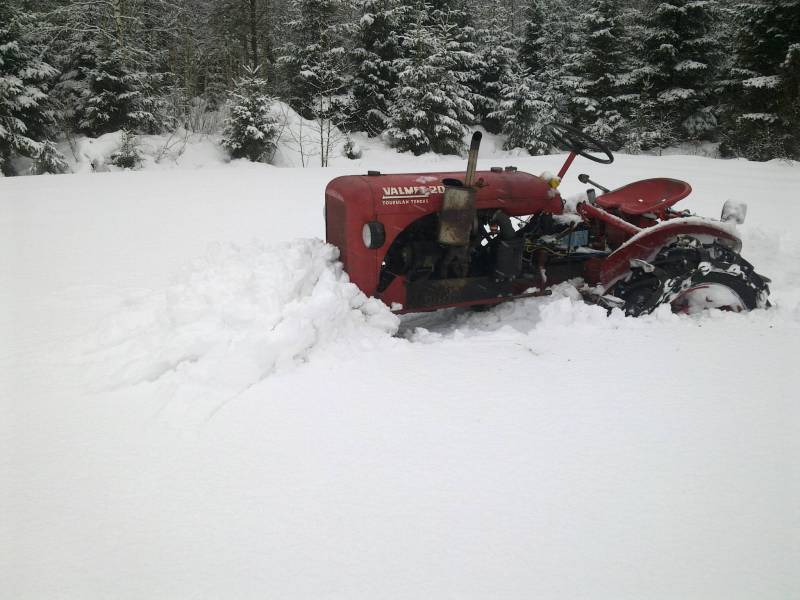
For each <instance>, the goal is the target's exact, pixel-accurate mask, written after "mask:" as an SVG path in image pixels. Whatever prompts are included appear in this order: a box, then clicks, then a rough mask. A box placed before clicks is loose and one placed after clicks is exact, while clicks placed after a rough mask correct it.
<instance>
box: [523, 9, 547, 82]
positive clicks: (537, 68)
mask: <svg viewBox="0 0 800 600" xmlns="http://www.w3.org/2000/svg"><path fill="white" fill-rule="evenodd" d="M545 27H546V24H545V13H544V8H543V7H542V3H541V0H528V5H527V6H526V8H525V27H524V33H523V36H522V43H521V44H520V47H519V53H518V57H519V63H520V66H521V67H522V68H523V69H525V71H527V72H528V73H529V74H530V75H531V76H534V77H537V76H539V75H541V74H542V73H543V72H544V71H545V69H546V68H547V66H548V62H549V60H548V59H549V48H548V46H549V43H548V39H547V35H546V30H545Z"/></svg>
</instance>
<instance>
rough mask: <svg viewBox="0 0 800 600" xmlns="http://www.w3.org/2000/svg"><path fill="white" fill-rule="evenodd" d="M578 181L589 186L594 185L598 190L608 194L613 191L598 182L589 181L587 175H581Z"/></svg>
mask: <svg viewBox="0 0 800 600" xmlns="http://www.w3.org/2000/svg"><path fill="white" fill-rule="evenodd" d="M578 181H580V182H581V183H588V184H589V185H593V186H594V187H596V188H597V189H598V190H603V191H604V192H605V193H606V194H607V193H608V192H610V191H611V190H609V189H608V188H607V187H603V186H602V185H600V184H599V183H597V182H596V181H592V180H591V179H589V176H588V175H587V174H586V173H581V174H580V175H578Z"/></svg>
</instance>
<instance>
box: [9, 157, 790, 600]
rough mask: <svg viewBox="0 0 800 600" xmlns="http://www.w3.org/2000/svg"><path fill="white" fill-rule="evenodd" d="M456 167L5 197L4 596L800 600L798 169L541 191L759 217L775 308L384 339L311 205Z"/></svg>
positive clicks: (537, 319)
mask: <svg viewBox="0 0 800 600" xmlns="http://www.w3.org/2000/svg"><path fill="white" fill-rule="evenodd" d="M491 154H492V149H491V148H488V151H487V152H485V156H491ZM499 154H500V153H497V156H495V157H494V158H484V159H482V160H481V161H480V164H479V167H480V168H488V167H490V166H493V165H500V166H504V165H506V164H515V165H516V166H518V167H519V168H520V169H522V170H525V171H529V172H532V173H539V172H541V171H544V170H555V169H557V168H558V166H559V165H560V162H561V158H562V157H538V158H531V157H527V156H525V157H521V156H520V157H513V158H511V157H509V156H500V155H499ZM463 165H464V162H463V161H461V160H460V159H457V158H438V157H431V156H427V157H421V158H418V159H417V158H414V157H411V156H397V155H390V154H389V153H380V152H378V151H377V150H374V151H371V152H370V151H365V154H364V157H363V158H362V159H361V160H360V161H357V162H338V163H337V165H336V166H335V167H334V168H331V169H292V168H274V167H268V166H263V165H247V164H238V163H237V164H231V165H221V164H220V165H218V166H208V165H206V166H205V168H203V169H199V170H198V169H192V168H191V167H192V166H198V165H196V164H195V165H188V166H186V168H184V169H178V170H148V171H144V172H119V173H97V174H78V175H64V176H42V177H19V178H14V179H0V257H1V258H0V394H2V403H0V597H1V598H3V599H9V600H11V599H13V600H27V599H31V600H33V599H37V600H38V599H44V598H68V599H73V598H74V599H94V598H97V599H99V598H115V599H119V600H123V599H146V600H156V599H165V600H166V599H170V600H172V599H184V598H185V599H189V598H191V599H200V598H203V599H205V598H208V599H228V598H230V599H251V598H252V599H256V598H259V599H263V598H314V599H322V598H337V599H338V598H343V599H362V598H363V599H377V598H381V599H389V598H403V599H423V598H430V599H444V598H459V599H461V598H487V599H488V598H493V599H494V598H509V599H510V598H514V599H523V598H526V599H527V598H548V599H550V598H552V599H583V598H586V599H607V600H623V599H631V600H633V599H636V600H641V599H682V600H685V599H698V600H710V599H719V600H733V599H758V600H768V599H774V600H788V599H791V598H798V597H800V569H798V565H800V436H798V431H799V430H800V409H799V408H798V406H800V402H798V398H800V392H798V384H800V372H799V371H798V370H797V369H798V366H797V360H798V350H800V232H799V230H798V227H797V224H796V221H797V218H796V215H797V211H798V203H800V193H799V192H800V166H798V165H789V164H785V163H780V162H772V163H766V164H756V163H749V162H746V161H741V160H739V161H721V160H714V159H709V158H702V157H697V156H665V157H652V156H639V157H630V156H620V157H618V161H617V163H616V164H615V165H613V166H611V167H604V166H598V165H594V164H592V163H588V162H586V161H583V160H579V161H578V162H577V163H576V165H575V166H574V167H573V170H572V171H571V173H570V175H569V176H568V179H567V181H565V182H564V184H563V186H562V191H563V193H564V194H565V195H569V194H572V193H576V192H578V191H580V190H581V189H582V187H581V185H580V184H579V183H578V182H577V179H576V177H577V174H578V173H579V172H589V173H591V174H592V175H593V178H594V179H596V180H597V181H600V182H601V183H603V184H605V185H607V186H610V187H611V186H617V185H621V184H623V183H626V182H628V181H631V180H634V179H639V178H646V177H653V176H669V177H677V178H681V179H686V180H688V181H690V182H691V184H692V186H693V187H694V193H693V194H692V195H691V196H690V197H689V198H688V199H686V200H684V201H683V202H682V203H681V204H680V205H679V206H680V207H682V208H689V209H691V210H693V211H695V212H697V213H699V214H703V215H708V216H714V217H716V216H718V215H719V210H720V207H721V205H722V203H723V202H724V201H725V200H727V199H734V200H740V201H746V202H748V203H749V214H748V218H747V222H746V223H745V224H744V225H743V226H741V232H742V235H743V238H744V250H743V255H744V256H745V257H746V258H747V259H748V260H750V261H751V262H753V263H754V264H755V265H756V266H757V268H758V270H759V271H760V272H761V273H763V274H765V275H767V276H769V277H771V278H772V279H773V284H772V292H773V294H772V295H773V301H774V304H775V307H774V308H773V309H772V310H769V311H758V312H754V313H751V314H747V315H736V314H724V313H708V314H703V315H696V316H692V317H687V316H681V317H679V316H674V315H672V314H671V313H669V312H667V311H662V312H658V313H657V314H654V315H652V316H648V317H645V318H641V319H630V318H624V317H622V316H621V315H619V314H614V315H612V316H611V317H606V315H605V312H604V311H602V310H601V309H599V308H597V307H591V306H586V305H584V304H582V303H581V302H580V301H579V300H577V299H576V294H575V292H574V291H572V290H570V289H569V288H568V287H562V288H559V289H558V290H556V291H555V293H554V294H553V295H552V296H551V297H548V298H537V299H526V300H521V301H516V302H512V303H508V304H504V305H501V306H498V307H496V308H494V309H492V310H490V311H488V312H484V313H470V312H464V311H442V312H439V313H435V314H428V315H412V316H405V317H403V318H402V319H398V318H397V317H395V316H394V315H392V314H391V313H389V312H388V310H386V309H385V308H384V307H383V305H381V304H380V303H378V302H377V301H375V300H366V299H365V298H364V297H363V296H361V295H360V294H359V293H357V291H356V290H355V289H354V287H353V286H351V285H350V284H348V283H347V281H346V277H345V276H344V275H343V274H342V273H341V271H340V269H339V268H338V267H337V265H336V263H335V255H334V254H333V252H332V251H331V249H330V248H329V247H326V246H325V245H324V244H323V243H322V242H321V241H320V240H319V238H321V237H324V224H323V221H322V201H323V190H324V187H325V185H326V183H327V182H328V181H329V180H330V179H331V178H333V177H334V176H337V175H340V174H346V173H359V172H363V171H365V170H366V169H367V168H375V169H380V170H382V171H384V172H391V171H407V170H415V171H423V170H430V169H437V170H438V169H460V168H462V167H463Z"/></svg>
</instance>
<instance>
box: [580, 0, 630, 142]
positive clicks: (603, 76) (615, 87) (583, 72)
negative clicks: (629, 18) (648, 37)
mask: <svg viewBox="0 0 800 600" xmlns="http://www.w3.org/2000/svg"><path fill="white" fill-rule="evenodd" d="M581 26H582V33H583V35H582V36H581V37H582V38H583V39H584V40H585V47H584V50H583V52H582V53H580V54H579V55H578V56H577V57H576V60H575V62H574V63H573V65H572V71H573V74H574V75H575V76H576V80H575V91H574V94H573V96H572V97H571V99H570V101H571V105H572V110H571V112H572V115H573V120H574V122H575V124H576V125H578V126H579V127H581V128H582V129H584V130H585V131H586V132H587V133H589V134H590V135H593V136H595V137H596V138H598V139H600V140H603V141H605V142H606V143H608V144H609V146H610V147H611V148H613V149H618V148H620V147H621V146H622V144H623V142H624V139H625V135H626V128H627V121H626V119H627V117H628V112H629V111H628V108H629V107H628V106H627V104H628V102H627V101H626V100H627V98H626V96H625V95H624V92H625V90H624V85H623V84H624V81H625V79H626V78H625V73H624V72H623V70H624V69H625V53H624V49H625V47H626V44H625V38H626V36H625V31H624V28H623V25H622V20H621V16H620V14H619V9H618V4H617V2H616V1H614V0H592V1H591V3H590V4H589V7H588V11H587V12H586V13H585V14H584V15H583V17H582V18H581Z"/></svg>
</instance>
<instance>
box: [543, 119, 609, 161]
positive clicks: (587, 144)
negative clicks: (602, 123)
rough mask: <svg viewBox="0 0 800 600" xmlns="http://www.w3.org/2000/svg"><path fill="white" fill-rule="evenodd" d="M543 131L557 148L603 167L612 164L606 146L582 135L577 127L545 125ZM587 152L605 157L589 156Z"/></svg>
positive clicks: (559, 124)
mask: <svg viewBox="0 0 800 600" xmlns="http://www.w3.org/2000/svg"><path fill="white" fill-rule="evenodd" d="M545 129H546V130H547V132H548V133H549V134H550V136H551V137H552V138H553V140H554V141H555V142H556V145H557V146H563V147H565V148H567V150H570V151H572V152H574V153H575V154H578V155H579V156H582V157H584V158H588V159H589V160H593V161H594V162H598V163H600V164H603V165H610V164H611V163H612V162H614V155H613V154H611V150H609V149H608V146H606V145H605V144H604V143H603V142H599V141H597V140H596V139H594V138H593V137H591V136H590V135H589V134H588V133H584V132H583V131H581V130H580V129H578V128H577V127H573V126H572V125H564V124H563V123H548V124H547V125H545ZM588 151H592V152H602V153H603V154H605V155H606V157H605V158H604V157H602V156H595V155H593V154H589V152H588Z"/></svg>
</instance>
